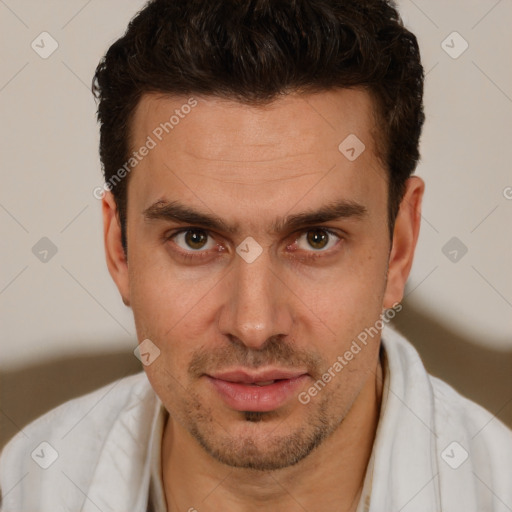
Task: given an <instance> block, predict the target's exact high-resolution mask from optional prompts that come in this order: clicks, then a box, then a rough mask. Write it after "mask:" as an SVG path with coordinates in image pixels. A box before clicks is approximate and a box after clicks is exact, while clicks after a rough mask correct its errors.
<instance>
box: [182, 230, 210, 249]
mask: <svg viewBox="0 0 512 512" xmlns="http://www.w3.org/2000/svg"><path fill="white" fill-rule="evenodd" d="M207 241H208V236H207V235H206V234H205V233H204V231H199V230H197V229H196V230H192V229H191V230H189V231H186V232H185V243H186V244H187V245H188V246H189V247H190V248H191V249H202V248H203V247H204V245H205V244H206V242H207Z"/></svg>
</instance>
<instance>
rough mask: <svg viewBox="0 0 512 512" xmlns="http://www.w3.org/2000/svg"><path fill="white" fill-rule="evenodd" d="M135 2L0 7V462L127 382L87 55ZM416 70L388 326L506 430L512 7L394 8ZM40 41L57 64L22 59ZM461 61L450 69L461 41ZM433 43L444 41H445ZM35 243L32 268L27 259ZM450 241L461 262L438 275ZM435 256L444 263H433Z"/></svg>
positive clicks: (488, 0) (0, 1) (19, 1)
mask: <svg viewBox="0 0 512 512" xmlns="http://www.w3.org/2000/svg"><path fill="white" fill-rule="evenodd" d="M142 5H143V4H142V2H140V1H135V0H129V1H127V0H122V1H121V0H116V1H113V0H110V1H105V0H102V1H99V0H90V1H84V0H66V1H64V0H58V1H57V0H53V1H45V2H39V1H36V0H33V1H29V0H16V1H15V0H0V31H1V33H2V37H3V44H2V45H1V46H0V58H1V62H2V67H1V75H0V111H1V115H2V123H1V127H0V130H1V132H0V140H1V141H2V152H1V161H0V170H1V173H2V175H1V180H2V181H1V183H2V186H1V188H0V222H1V226H2V236H1V239H0V243H1V244H2V245H1V249H2V250H1V255H2V260H1V261H2V264H1V267H0V269H1V270H0V307H1V318H0V320H1V326H2V336H1V341H0V343H1V346H0V350H1V359H0V369H1V371H2V382H1V384H2V389H1V395H0V398H1V403H0V431H1V435H0V446H1V445H2V444H3V443H4V442H5V440H6V439H7V438H9V437H10V436H11V435H13V434H14V433H16V432H17V431H18V429H19V428H21V427H23V425H25V424H26V423H27V422H28V421H30V420H31V419H33V418H35V417H36V416H38V415H39V414H41V413H43V412H44V411H46V410H47V409H48V408H50V407H53V406H55V405H57V404H58V403H61V402H62V401H64V400H66V399H68V398H71V397H73V396H77V395H79V394H81V393H84V392H86V391H89V390H92V389H94V388H96V387H99V386H100V385H102V384H104V383H107V382H109V381H111V380H113V379H115V378H117V377H120V376H123V375H125V374H127V373H130V372H135V371H137V370H138V369H139V362H138V360H137V359H135V357H134V356H133V353H132V351H133V349H134V347H135V346H136V340H135V334H134V326H133V320H132V317H131V312H130V310H128V309H127V308H126V307H125V306H124V305H123V304H122V302H121V300H120V298H119V296H118V294H117V290H116V289H115V287H114V285H113V283H112V282H111V279H110V276H109V275H108V272H107V270H106V267H105V263H104V256H103V247H102V233H101V219H100V202H99V201H98V200H96V199H95V198H94V197H93V194H92V191H93V189H94V188H95V187H96V186H98V185H101V184H102V179H101V172H100V165H99V159H98V156H97V146H98V129H97V126H96V121H95V103H94V101H93V99H92V95H91V93H90V90H89V87H90V82H91V78H92V74H93V72H94V68H95V66H96V64H97V62H98V60H99V59H100V57H101V55H102V54H103V53H104V51H105V50H106V49H107V47H108V45H109V44H110V43H112V42H113V41H114V40H115V39H116V38H117V37H118V36H119V35H121V33H122V32H123V31H124V28H125V27H126V24H127V22H128V20H129V19H130V18H131V17H132V16H133V14H134V13H135V12H136V11H137V10H138V9H139V8H140V7H141V6H142ZM399 6H400V10H401V12H402V13H403V16H404V19H405V21H406V24H407V25H408V26H409V27H410V28H411V29H412V30H413V31H414V32H415V33H416V34H417V36H418V38H419V41H420V45H421V50H422V55H423V62H424V67H425V70H426V71H427V77H426V91H425V106H426V114H427V122H426V126H425V130H424V136H423V139H422V155H423V158H422V162H421V164H420V166H419V168H418V171H417V174H419V175H421V176H422V177H423V178H424V179H425V181H426V184H427V187H426V197H425V202H424V213H423V225H422V231H421V235H420V240H419V246H418V250H417V258H416V261H415V264H414V267H413V270H412V275H411V277H410V280H409V284H408V287H407V296H406V299H405V300H404V309H403V312H402V313H400V315H399V316H398V318H397V326H398V327H399V328H400V329H401V330H402V331H403V332H405V333H406V334H407V335H408V336H409V338H410V339H411V341H413V342H414V344H415V345H416V346H417V347H418V349H419V350H420V353H421V354H422V356H423V358H424V360H425V363H426V364H427V366H428V368H429V369H430V370H431V371H432V372H433V373H434V374H436V375H439V376H441V377H442V378H444V379H445V380H447V381H448V382H449V383H451V384H452V385H454V386H455V387H456V388H457V389H459V390H460V391H461V392H463V393H464V394H466V395H467V396H469V397H471V398H473V399H474V400H476V401H478V402H479V403H481V404H483V405H485V406H486V407H487V408H488V409H489V410H490V411H492V412H493V413H494V414H496V415H497V416H498V417H499V418H501V419H503V420H504V421H506V422H507V423H508V424H510V425H512V321H511V319H512V272H511V270H510V263H511V255H512V236H511V235H512V233H511V229H510V226H511V220H512V188H511V187H512V173H511V167H510V162H511V161H512V144H511V143H510V141H511V135H512V71H511V69H512V68H511V66H510V58H509V53H510V48H511V47H512V33H511V31H510V25H511V23H512V2H510V1H509V0H500V1H496V0H485V1H484V0H479V1H475V0H472V1H467V0H465V1H464V2H462V1H460V2H454V1H450V2H446V1H441V0H429V1H428V2H427V1H425V0H423V1H420V0H415V1H414V2H412V1H411V0H402V1H401V2H400V3H399ZM43 31H46V32H48V33H49V34H51V36H52V37H53V38H54V39H55V40H56V41H57V42H58V45H59V46H58V49H57V50H56V51H55V52H54V53H53V54H52V55H51V56H50V57H48V58H47V59H42V58H41V57H40V56H39V55H38V54H37V53H36V52H35V51H34V50H33V49H32V48H31V43H32V41H33V40H36V42H37V41H38V40H39V39H38V37H39V34H40V33H41V32H43ZM454 31H456V32H458V33H459V34H460V36H461V37H462V38H463V39H464V40H465V41H467V43H468V45H469V46H468V49H467V50H466V51H465V52H464V53H463V54H462V55H460V56H459V57H458V58H456V59H454V58H452V57H450V56H449V55H448V54H447V53H446V52H445V50H444V49H443V46H442V42H443V41H444V40H446V41H447V42H446V43H444V44H445V48H446V44H448V45H449V46H451V47H452V48H451V50H449V51H451V52H452V53H453V52H456V51H457V50H459V49H460V48H461V46H460V45H461V44H462V40H461V39H460V38H459V36H453V35H451V36H450V34H452V32H454ZM447 37H448V39H447ZM42 237H47V238H49V239H50V240H51V241H52V243H53V244H55V246H56V247H57V253H56V254H55V255H54V256H53V257H52V258H51V259H49V261H47V262H46V263H43V262H41V261H40V260H39V259H37V258H36V256H35V255H34V254H33V252H32V247H33V246H34V245H35V244H36V243H37V242H38V241H39V240H40V239H41V238H42ZM452 237H457V238H458V239H459V240H460V241H461V242H462V243H463V244H464V245H465V246H466V247H467V253H466V254H465V255H464V256H463V257H462V258H460V259H459V261H457V262H452V261H450V260H449V259H448V258H447V257H446V256H445V254H444V253H443V250H442V249H443V247H444V246H445V244H446V243H447V242H448V241H449V240H450V239H451V238H452ZM445 252H448V251H447V250H445Z"/></svg>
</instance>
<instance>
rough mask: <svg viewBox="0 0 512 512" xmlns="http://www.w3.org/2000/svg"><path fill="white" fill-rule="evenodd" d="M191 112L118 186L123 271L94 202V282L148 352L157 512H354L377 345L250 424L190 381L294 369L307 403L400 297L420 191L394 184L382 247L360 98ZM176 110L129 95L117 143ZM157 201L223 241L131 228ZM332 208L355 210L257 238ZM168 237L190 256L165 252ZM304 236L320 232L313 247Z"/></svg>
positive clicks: (107, 206) (215, 102)
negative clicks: (154, 408) (127, 317)
mask: <svg viewBox="0 0 512 512" xmlns="http://www.w3.org/2000/svg"><path fill="white" fill-rule="evenodd" d="M195 99H196V100H197V102H198V104H197V106H195V107H194V108H193V109H192V110H191V112H190V113H189V114H187V115H186V116H184V117H183V118H180V121H179V124H177V125H176V126H174V128H173V129H172V131H170V133H169V134H164V137H162V140H161V141H157V142H158V143H157V145H156V147H154V148H153V149H151V151H150V152H149V153H148V155H147V156H146V157H145V158H144V159H143V160H142V161H141V162H140V163H139V164H138V165H137V167H136V168H135V169H134V170H133V171H132V173H131V175H130V176H129V180H130V181H129V186H128V210H127V219H128V221H127V240H128V257H127V259H126V258H125V256H124V253H123V250H122V246H121V234H120V227H119V222H118V217H117V210H116V205H115V202H114V199H113V196H112V194H111V193H107V194H106V195H105V197H104V199H103V216H104V232H105V247H106V256H107V264H108V268H109V271H110V273H111V275H112V277H113V279H114V281H115V282H116V284H117V286H118V288H119V291H120V293H121V296H122V298H123V301H124V302H125V304H127V305H129V306H130V307H131V308H132V309H133V313H134V317H135V323H136V329H137V335H138V339H139V341H142V340H144V339H147V338H149V339H150V340H151V341H152V342H153V343H154V344H155V345H156V346H157V347H158V348H159V350H160V356H159V357H158V358H157V359H156V360H155V361H154V362H153V363H152V364H151V365H149V366H146V367H145V371H146V373H147V375H148V378H149V380H150V382H151V384H152V386H153V388H154V389H155V391H156V393H157V394H158V396H159V397H160V398H161V400H162V402H163V404H164V406H165V407H166V409H167V410H168V411H169V412H170V415H169V419H168V421H167V423H166V427H165V431H164V435H163V444H162V461H163V462H162V471H163V479H164V487H165V493H166V499H167V504H168V510H169V511H171V510H172V511H176V510H189V509H190V508H191V507H195V508H196V509H197V510H200V511H201V512H203V511H218V510H223V511H226V512H230V511H235V510H236V511H242V512H245V511H256V510H261V507H262V506H264V507H265V508H264V509H265V510H270V511H274V510H275V511H282V510H286V511H290V512H293V511H296V510H297V511H299V510H300V511H303V510H304V509H306V510H311V511H314V510H340V511H342V510H347V511H348V510H355V508H356V506H357V502H358V498H359V496H360V492H361V486H362V483H363V479H364V475H365V470H366V466H367V464H368V459H369V457H370V454H371V449H372V444H373V439H374V435H375V430H376V426H377V422H378V414H379V406H380V400H381V394H382V385H381V384H382V368H381V363H380V360H379V347H380V337H379V336H375V337H374V338H370V339H369V342H368V344H367V345H366V346H365V347H364V348H363V349H362V350H361V351H360V352H359V353H358V354H357V355H356V356H354V358H353V359H352V360H351V361H350V362H349V364H347V366H346V367H344V368H343V370H342V371H340V372H338V373H337V374H336V377H335V378H333V379H332V380H331V382H329V383H328V384H327V385H326V386H325V387H324V388H323V389H322V390H321V391H320V392H319V393H318V394H317V395H316V396H315V397H313V398H312V399H311V401H310V402H309V403H308V404H305V405H304V404H302V403H300V402H299V400H298V399H297V396H296V395H294V396H293V397H291V399H289V400H287V401H286V402H285V403H284V405H282V406H280V407H278V408H277V409H275V410H272V411H270V412H268V413H264V414H259V415H258V414H256V415H252V416H251V415H247V414H244V412H241V411H237V410H234V409H232V408H230V407H229V406H228V405H226V403H225V402H224V401H223V400H222V399H221V398H220V396H219V394H218V393H217V391H216V390H215V389H214V387H213V386H212V385H211V383H210V382H209V381H208V379H207V378H206V377H205V376H204V374H205V373H208V374H211V373H212V372H215V371H221V370H222V371H224V370H230V369H233V368H248V369H252V370H254V369H255V368H256V369H261V368H269V367H272V368H287V369H300V370H302V371H304V372H307V373H308V377H307V379H306V381H305V382H304V384H303V385H302V386H301V388H300V389H299V390H298V391H305V390H307V389H308V388H309V387H310V386H311V385H312V384H313V383H314V382H315V381H316V380H317V379H318V378H320V377H321V375H322V374H323V373H324V372H326V371H327V369H328V368H329V367H331V366H332V365H333V363H334V362H335V361H336V360H337V357H338V356H340V355H343V354H344V353H345V352H346V351H347V350H348V349H349V347H350V345H351V343H352V340H354V339H355V338H356V337H357V335H358V334H359V333H360V332H362V331H363V330H364V329H365V328H369V327H371V326H374V325H375V323H376V321H377V320H378V319H379V316H380V315H381V314H382V312H383V309H384V308H390V307H392V306H393V305H394V304H396V303H398V302H399V301H400V300H401V298H402V294H403V290H404V286H405V282H406V279H407V276H408V274H409V271H410V268H411V264H412V259H413V253H414V247H415V244H416V241H417V237H418V231H419V224H420V207H421V198H422V195H423V190H424V183H423V181H422V180H421V179H420V178H418V177H412V178H410V179H409V180H408V182H407V189H406V194H405V197H404V200H403V201H402V205H401V208H400V212H399V214H398V217H397V220H396V224H395V230H394V238H393V245H392V247H391V241H390V239H389V231H388V225H387V221H388V218H387V187H388V185H387V174H386V171H385V169H384V168H383V166H382V163H381V162H380V160H379V158H378V156H377V150H376V144H375V140H374V139H375V137H374V135H375V134H376V133H378V127H377V126H376V123H375V121H374V116H373V115H372V112H373V110H372V100H371V99H370V96H369V95H368V94H367V93H366V92H364V91H362V90H356V89H353V90H347V89H342V90H336V91H328V92H323V93H318V94H314V95H311V94H310V95H299V94H291V95H288V96H285V97H283V98H280V99H279V100H277V101H276V102H274V103H273V104H271V105H270V106H266V107H250V106H246V105H242V104H239V103H236V102H231V101H226V100H221V99H218V98H201V97H195ZM187 100H188V98H187V97H168V96H162V95H154V94H153V95H146V96H144V97H143V98H142V100H141V101H140V103H139V105H138V107H137V110H136V113H135V116H134V119H133V132H132V145H133V147H134V148H139V147H140V146H142V145H143V144H144V143H145V141H146V140H147V137H148V135H150V136H151V133H152V132H153V130H154V129H155V127H157V126H158V125H159V124H160V123H161V122H164V121H166V120H168V119H169V117H170V115H172V113H173V112H174V111H175V109H179V108H180V107H181V106H182V105H184V104H185V103H186V102H187ZM349 134H356V135H357V137H358V138H359V139H360V140H361V141H363V143H364V144H365V150H364V151H363V152H362V153H361V155H360V156H359V157H358V158H357V159H356V160H354V161H349V159H347V158H346V157H345V156H344V155H343V154H342V153H341V152H340V151H339V150H338V146H339V144H340V143H341V142H342V141H343V140H344V139H345V138H346V137H347V136H348V135H349ZM175 200H179V201H180V202H181V203H182V204H185V205H187V206H189V207H191V208H194V209H197V210H201V211H202V212H204V213H206V214H209V215H215V216H217V217H219V218H221V219H223V220H224V221H225V223H227V224H229V225H238V231H237V232H233V233H231V232H228V231H222V230H220V231H211V230H208V229H207V228H204V226H199V225H195V224H183V223H176V222H173V221H169V220H162V219H154V218H147V216H146V217H145V215H144V212H145V211H147V209H148V208H149V207H151V206H152V205H154V204H155V203H157V202H158V201H175ZM338 200H345V201H348V202H351V204H354V203H358V204H359V205H361V206H363V207H364V211H365V213H363V214H361V215H352V216H348V217H346V218H341V219H337V220H331V221H328V222H325V223H320V224H314V225H307V226H304V227H302V228H300V229H299V230H296V229H295V230H293V231H289V230H287V229H285V230H282V231H280V232H278V233H274V232H272V230H271V228H272V226H273V223H274V222H275V221H276V219H286V217H287V216H289V215H293V214H296V213H300V212H305V211H313V210H317V209H319V208H321V207H324V206H325V205H326V204H328V203H331V202H333V201H338ZM160 204H162V203H160ZM184 227H185V228H195V230H193V231H194V233H195V235H196V238H193V239H192V241H193V242H197V240H200V241H201V244H202V245H201V244H197V245H194V244H192V245H188V244H187V240H188V242H189V244H190V241H191V239H190V238H188V239H187V238H186V236H185V234H182V235H179V236H177V237H174V238H169V237H171V236H172V235H173V234H174V233H175V232H176V231H177V229H182V228H184ZM324 229H328V230H330V231H332V232H333V233H334V235H329V234H328V233H326V232H325V231H323V230H324ZM197 230H199V233H198V232H197ZM319 230H320V231H319ZM308 233H309V235H308ZM315 233H316V234H317V235H321V236H322V235H323V238H321V239H322V240H324V241H323V242H321V243H320V244H318V245H315V243H313V245H312V244H311V241H312V240H313V242H315V240H318V239H315V238H313V239H312V238H311V234H313V235H314V234H315ZM201 235H203V237H201ZM189 236H190V232H189ZM198 236H199V238H197V237H198ZM246 237H252V238H253V239H254V240H256V241H257V243H258V244H259V245H260V246H261V248H262V253H261V254H260V255H259V256H258V257H257V258H256V260H255V261H253V262H252V263H247V262H246V261H245V260H244V259H243V258H241V257H240V256H239V254H237V252H236V248H237V246H239V245H240V244H241V243H242V242H243V241H244V240H245V239H246ZM187 253H188V254H189V255H190V254H192V256H191V258H190V259H188V260H186V259H184V256H183V254H187ZM199 253H202V255H201V254H199ZM198 254H199V256H198ZM251 419H252V420H255V419H257V420H259V421H249V420H251ZM333 454H335V456H333Z"/></svg>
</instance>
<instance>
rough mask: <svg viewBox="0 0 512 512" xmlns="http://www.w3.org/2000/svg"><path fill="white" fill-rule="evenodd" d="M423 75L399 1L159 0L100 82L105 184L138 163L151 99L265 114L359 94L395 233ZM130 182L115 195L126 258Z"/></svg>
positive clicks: (106, 65)
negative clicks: (133, 160)
mask: <svg viewBox="0 0 512 512" xmlns="http://www.w3.org/2000/svg"><path fill="white" fill-rule="evenodd" d="M423 79H424V74H423V67H422V65H421V61H420V54H419V48H418V43H417V40H416V37H415V36H414V35H413V34H412V33H411V32H409V31H408V30H407V29H406V28H405V27H404V25H403V23H402V21H401V19H400V16H399V14H398V12H397V9H396V6H395V4H394V3H393V2H392V1H386V0H151V1H150V2H148V3H147V4H146V5H145V7H144V8H143V9H142V10H141V11H140V12H139V13H138V14H137V15H136V16H135V17H134V18H133V19H132V21H131V22H130V24H129V25H128V28H127V30H126V32H125V34H124V35H123V37H121V38H120V39H118V40H117V41H116V42H115V43H113V44H112V46H111V47H110V48H109V49H108V51H107V53H106V54H105V56H104V57H103V58H102V60H101V61H100V63H99V64H98V67H97V68H96V73H95V75H94V79H93V86H92V89H93V94H94V95H95V98H96V99H97V100H98V114H97V115H98V121H99V123H100V126H101V128H100V158H101V162H102V166H103V172H104V177H105V180H106V182H109V180H110V179H111V178H112V176H113V175H114V174H115V173H116V171H117V170H118V169H120V168H121V167H122V166H123V164H125V162H126V161H127V159H128V158H129V157H130V152H131V151H132V150H133V148H130V128H131V120H132V118H133V114H134V110H135V108H136V106H137V104H138V102H139V100H140V99H141V96H142V95H144V94H145V93H149V92H158V93H170V94H179V95H192V94H196V95H212V96H216V97H221V98H225V99H231V100H236V101H239V102H241V103H245V104H247V105H254V106H257V105H263V104H267V103H270V102H272V101H273V100H275V99H278V98H279V97H280V96H282V95H285V94H288V93H290V92H305V93H308V92H311V93H314V92H322V91H327V90H330V89H334V88H355V87H361V88H364V89H365V90H367V91H368V92H369V93H370V94H371V96H372V98H373V101H374V105H375V114H376V120H377V129H376V130H375V132H376V136H377V137H378V139H379V140H378V141H376V142H377V143H378V147H379V148H382V150H380V151H379V153H380V158H381V160H382V162H383V163H384V165H385V167H386V169H387V172H388V175H389V180H388V182H389V187H388V189H389V194H388V217H389V221H388V224H389V228H390V234H391V236H392V233H393V226H394V221H395V218H396V214H397V212H398V208H399V206H400V202H401V200H402V198H403V194H404V189H405V182H406V180H407V178H408V177H409V176H410V175H411V173H412V172H413V171H414V169H415V167H416V165H417V162H418V159H419V138H420V134H421V128H422V125H423V122H424V114H423ZM128 181H129V180H128V176H127V177H126V179H123V180H121V181H120V182H119V183H117V184H116V186H115V187H113V188H112V193H113V195H114V198H115V201H116V205H117V208H118V211H119V220H120V224H121V229H122V241H123V247H124V249H125V251H126V248H127V241H126V195H127V183H128Z"/></svg>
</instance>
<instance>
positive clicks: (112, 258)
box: [102, 192, 130, 306]
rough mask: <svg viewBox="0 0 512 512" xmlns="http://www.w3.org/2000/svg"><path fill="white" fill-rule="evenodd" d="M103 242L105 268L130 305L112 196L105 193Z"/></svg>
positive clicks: (125, 266)
mask: <svg viewBox="0 0 512 512" xmlns="http://www.w3.org/2000/svg"><path fill="white" fill-rule="evenodd" d="M102 213H103V240H104V243H105V256H106V260H107V267H108V271H109V272H110V275H111V276H112V279H113V280H114V282H115V283H116V286H117V288H118V290H119V293H120V294H121V298H122V299H123V303H124V304H125V305H126V306H129V305H130V298H129V297H130V293H129V290H130V288H129V275H128V263H127V261H126V256H125V253H124V249H123V245H122V243H121V226H120V223H119V215H118V210H117V205H116V202H115V199H114V196H113V195H112V193H111V192H106V193H105V195H104V197H103V199H102Z"/></svg>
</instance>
